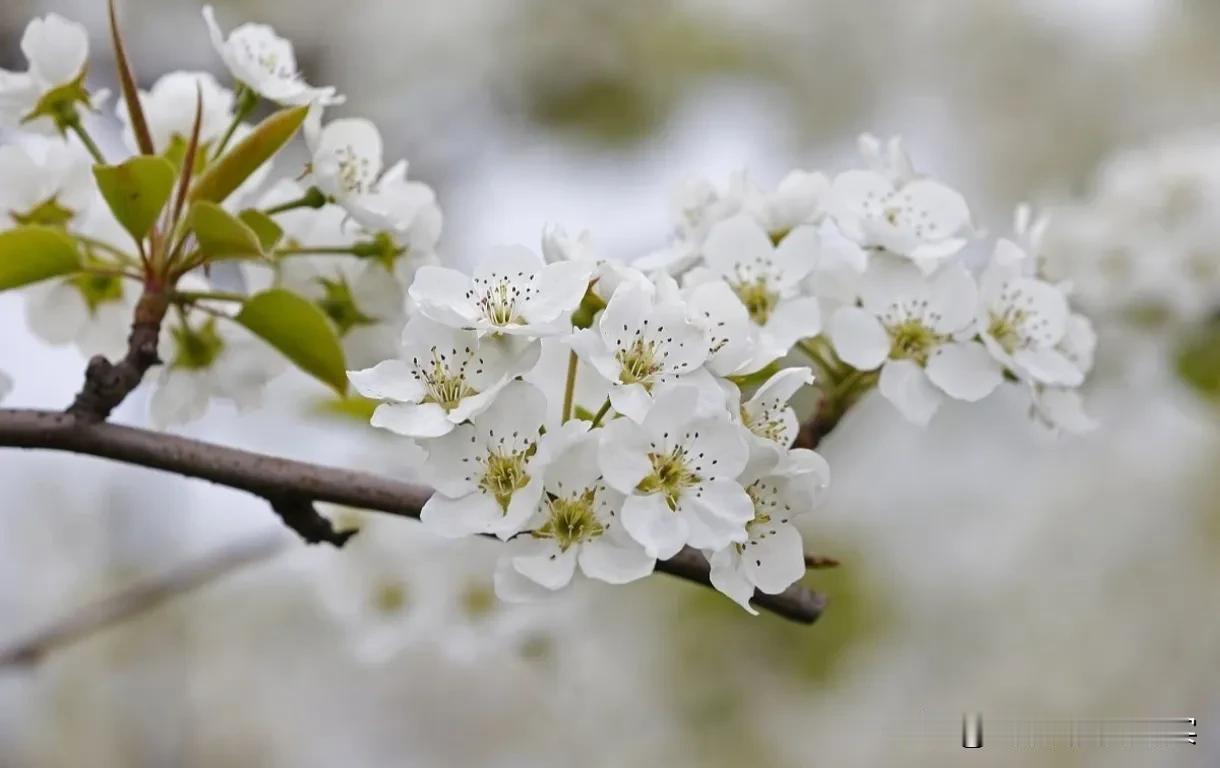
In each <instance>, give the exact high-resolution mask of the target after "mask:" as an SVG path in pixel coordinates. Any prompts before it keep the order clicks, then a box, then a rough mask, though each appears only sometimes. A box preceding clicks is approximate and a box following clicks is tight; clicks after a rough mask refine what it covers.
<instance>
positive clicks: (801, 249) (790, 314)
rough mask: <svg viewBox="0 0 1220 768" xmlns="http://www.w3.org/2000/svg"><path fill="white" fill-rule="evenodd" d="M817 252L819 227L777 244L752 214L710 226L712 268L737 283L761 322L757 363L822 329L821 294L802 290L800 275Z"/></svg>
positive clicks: (800, 230) (708, 253)
mask: <svg viewBox="0 0 1220 768" xmlns="http://www.w3.org/2000/svg"><path fill="white" fill-rule="evenodd" d="M817 254H818V238H817V232H816V230H814V229H813V228H812V227H800V228H798V229H796V230H793V231H792V232H789V233H787V234H786V236H785V237H784V238H783V240H781V241H780V243H779V245H778V246H776V245H773V244H772V242H771V238H770V237H769V236H768V235H767V233H766V232H765V231H764V230H763V229H762V227H760V226H759V225H758V224H757V223H756V222H755V221H754V220H753V219H751V218H750V217H748V216H734V217H733V218H731V219H727V220H725V221H722V222H720V223H719V224H717V225H716V226H714V227H712V230H711V232H709V233H708V236H707V241H706V242H705V243H704V244H703V255H704V259H705V260H706V262H707V266H708V268H709V269H710V270H711V271H712V273H714V274H715V275H716V276H717V277H719V278H720V279H722V280H724V281H725V282H727V283H728V284H729V286H730V287H731V288H732V289H733V292H734V293H735V294H736V295H737V298H738V300H740V301H741V303H742V304H743V305H744V306H745V308H746V311H747V312H749V315H750V319H751V320H752V321H753V322H754V324H755V325H756V326H758V329H759V334H758V343H757V347H758V351H757V353H756V355H755V365H754V366H753V367H754V368H759V367H762V366H763V365H765V364H766V363H769V362H771V361H772V360H774V359H775V358H777V357H780V356H781V355H783V354H785V353H787V352H788V350H789V349H791V348H792V345H793V344H795V343H796V342H797V341H798V340H799V339H802V338H807V337H810V336H816V335H817V334H818V333H819V332H820V331H821V329H822V322H821V314H820V312H819V309H818V301H817V299H815V298H813V297H811V296H802V295H801V294H800V285H801V281H802V280H803V279H804V278H805V276H806V275H808V274H809V272H810V271H811V270H812V269H813V266H814V261H815V259H816V258H817Z"/></svg>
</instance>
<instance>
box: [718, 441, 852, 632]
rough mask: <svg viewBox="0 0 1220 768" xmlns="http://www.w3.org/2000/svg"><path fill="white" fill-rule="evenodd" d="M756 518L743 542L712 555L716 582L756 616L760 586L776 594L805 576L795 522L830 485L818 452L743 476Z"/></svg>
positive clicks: (802, 452)
mask: <svg viewBox="0 0 1220 768" xmlns="http://www.w3.org/2000/svg"><path fill="white" fill-rule="evenodd" d="M742 482H743V483H745V485H746V493H747V494H748V495H749V497H750V501H751V502H752V503H753V508H754V516H753V517H752V518H751V519H750V521H749V522H748V523H746V532H747V538H746V540H745V541H744V542H737V543H733V544H730V545H729V546H727V547H724V548H722V549H720V550H718V551H716V552H714V553H713V554H712V555H711V557H710V558H709V560H710V562H711V580H712V586H714V587H716V589H718V590H720V591H721V592H723V593H724V594H726V595H728V596H729V597H730V598H732V599H733V601H734V602H736V603H737V604H738V605H740V606H741V607H742V608H745V609H746V610H747V611H749V612H750V613H752V614H755V615H757V614H758V611H756V610H755V609H754V608H753V606H751V605H750V598H751V597H753V596H754V591H755V590H756V589H757V590H758V591H760V592H763V593H766V594H769V595H774V594H778V593H780V592H783V591H784V590H785V589H787V588H788V587H790V586H792V584H793V583H795V582H796V581H798V580H799V579H800V578H801V577H802V576H804V575H805V547H804V544H803V543H802V540H801V534H800V531H798V530H797V528H796V526H795V525H793V523H792V520H793V519H794V518H795V517H797V516H798V515H800V514H802V513H805V512H807V511H809V510H812V509H814V508H815V507H816V506H817V504H818V502H819V500H820V498H821V496H822V495H823V493H824V491H825V489H826V488H827V486H828V485H829V483H830V467H829V466H828V465H827V464H826V460H825V459H823V458H822V457H821V456H820V455H818V454H817V453H815V452H813V451H810V450H807V449H803V448H798V449H795V450H793V451H791V452H789V453H787V454H786V455H785V456H784V457H783V460H782V461H780V462H779V463H777V464H775V465H773V466H772V467H771V468H769V469H767V470H766V471H763V472H761V473H758V474H756V475H755V476H753V477H747V478H743V480H742Z"/></svg>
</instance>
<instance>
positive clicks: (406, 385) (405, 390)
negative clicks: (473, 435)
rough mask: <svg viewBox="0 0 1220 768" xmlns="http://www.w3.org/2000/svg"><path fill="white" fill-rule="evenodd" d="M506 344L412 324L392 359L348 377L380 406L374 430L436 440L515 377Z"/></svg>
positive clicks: (423, 322) (424, 321) (423, 321)
mask: <svg viewBox="0 0 1220 768" xmlns="http://www.w3.org/2000/svg"><path fill="white" fill-rule="evenodd" d="M517 365H518V364H517V361H516V360H514V359H513V350H512V349H511V347H510V346H509V344H508V343H507V342H506V341H503V340H500V339H495V338H490V337H484V338H482V339H480V338H479V336H478V334H476V333H475V332H473V331H464V330H460V329H456V328H450V327H448V326H444V325H441V324H439V323H436V322H433V321H432V320H429V319H428V318H426V317H415V318H412V319H411V320H410V321H409V322H408V323H407V325H406V327H405V329H404V330H403V332H402V349H401V352H400V355H399V357H398V358H395V359H392V360H385V361H383V362H380V363H378V364H377V365H376V366H374V367H372V368H367V369H365V370H361V371H349V372H348V378H349V379H350V380H351V382H352V385H353V386H354V387H355V388H356V391H358V392H359V393H360V394H362V395H364V396H365V397H368V398H372V399H374V400H381V401H384V402H383V403H382V404H381V405H380V406H378V407H377V410H376V411H375V412H374V413H373V420H372V424H373V426H374V427H381V428H383V429H388V430H390V431H391V432H395V433H397V434H400V435H404V436H406V437H440V436H442V435H447V434H449V433H450V432H452V431H453V430H454V428H455V427H457V425H459V424H461V423H463V422H465V421H467V420H469V419H472V418H475V417H477V416H478V415H479V414H481V413H482V412H483V411H485V410H487V408H488V407H489V406H490V405H491V404H492V402H493V400H495V398H496V396H497V395H498V394H499V393H500V390H501V389H503V388H504V386H505V385H506V384H508V382H509V380H510V378H511V375H512V374H513V373H514V372H515V371H516V367H515V366H517Z"/></svg>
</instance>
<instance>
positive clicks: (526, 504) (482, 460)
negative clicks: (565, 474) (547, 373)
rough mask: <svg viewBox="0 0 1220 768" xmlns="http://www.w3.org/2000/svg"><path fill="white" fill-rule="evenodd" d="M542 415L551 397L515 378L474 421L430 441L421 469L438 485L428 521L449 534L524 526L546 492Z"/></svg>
mask: <svg viewBox="0 0 1220 768" xmlns="http://www.w3.org/2000/svg"><path fill="white" fill-rule="evenodd" d="M545 423H546V397H545V396H543V394H542V392H540V391H539V390H538V389H537V388H536V387H534V386H533V385H531V384H527V383H525V382H523V381H514V382H511V383H509V384H507V385H505V386H504V387H503V389H502V390H501V391H500V393H499V394H498V395H497V396H496V397H495V400H494V402H493V403H492V404H491V406H490V407H488V408H487V409H486V410H484V411H483V412H482V413H480V414H478V415H477V416H475V417H474V418H472V419H471V420H470V423H468V424H461V425H459V426H457V427H455V428H454V429H452V430H451V431H450V432H448V433H447V434H445V435H444V436H442V437H438V438H436V439H435V440H430V441H428V443H427V444H426V445H425V447H426V448H427V450H428V461H427V463H426V464H425V467H424V471H425V476H426V477H427V478H428V482H429V483H430V484H431V485H432V486H433V487H434V488H435V489H436V493H435V494H433V495H432V497H431V498H430V499H428V502H427V503H426V504H424V508H423V510H422V513H421V515H420V520H421V521H423V524H424V526H425V527H426V528H427V529H429V530H431V531H433V532H434V533H436V534H438V535H441V536H446V537H449V538H457V537H461V536H469V535H471V534H476V533H489V534H494V535H496V536H499V537H500V538H501V539H508V538H510V537H512V536H514V535H516V534H518V533H520V532H521V531H522V530H523V529H524V527H525V525H526V524H527V523H528V521H529V519H530V517H531V516H532V515H533V514H534V512H535V511H536V510H537V508H538V503H539V501H540V500H541V498H542V492H543V475H542V473H543V470H544V469H545V465H546V459H547V456H546V453H545V452H544V451H542V450H540V446H539V440H540V437H541V435H542V432H543V427H544V426H545Z"/></svg>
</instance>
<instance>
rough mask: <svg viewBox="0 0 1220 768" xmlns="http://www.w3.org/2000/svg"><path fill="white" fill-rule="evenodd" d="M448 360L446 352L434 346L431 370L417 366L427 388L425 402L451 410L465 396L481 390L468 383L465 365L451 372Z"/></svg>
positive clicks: (475, 393)
mask: <svg viewBox="0 0 1220 768" xmlns="http://www.w3.org/2000/svg"><path fill="white" fill-rule="evenodd" d="M446 362H447V360H446V357H445V355H444V353H442V352H441V351H440V350H438V349H437V348H436V347H433V348H432V368H431V370H428V369H426V368H417V373H418V374H419V377H420V379H421V380H422V381H423V383H424V387H425V388H426V389H427V394H426V395H425V396H424V402H425V403H436V404H437V405H439V406H441V407H442V408H444V409H445V410H446V411H451V410H453V409H454V408H455V407H456V406H457V404H458V403H460V402H461V401H462V400H463V399H464V398H467V397H471V396H472V395H477V394H478V393H479V391H478V390H477V389H475V388H474V387H472V386H470V385H469V384H467V383H466V372H465V366H462V367H461V368H459V369H458V371H457V373H450V372H449V369H448V367H447V366H446ZM416 364H417V365H418V362H417V363H416Z"/></svg>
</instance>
